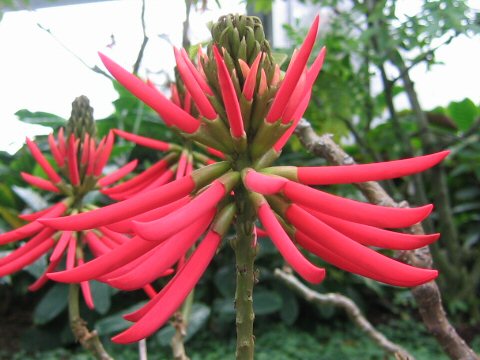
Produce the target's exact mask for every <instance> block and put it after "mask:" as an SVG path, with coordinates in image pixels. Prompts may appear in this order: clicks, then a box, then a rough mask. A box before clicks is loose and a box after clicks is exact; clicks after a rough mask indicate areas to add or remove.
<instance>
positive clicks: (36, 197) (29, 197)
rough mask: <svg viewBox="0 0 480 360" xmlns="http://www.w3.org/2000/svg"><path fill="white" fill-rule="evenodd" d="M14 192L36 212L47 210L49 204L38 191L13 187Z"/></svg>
mask: <svg viewBox="0 0 480 360" xmlns="http://www.w3.org/2000/svg"><path fill="white" fill-rule="evenodd" d="M12 189H13V191H14V192H15V194H17V195H18V197H20V198H21V199H22V200H23V201H24V202H25V204H27V206H28V207H30V208H31V209H33V210H34V211H39V210H42V209H45V208H46V207H47V206H48V203H47V202H46V201H45V200H44V199H43V198H42V196H41V195H40V194H39V193H37V192H36V191H34V190H32V189H30V188H24V187H20V186H13V188H12Z"/></svg>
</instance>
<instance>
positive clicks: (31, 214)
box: [18, 205, 55, 221]
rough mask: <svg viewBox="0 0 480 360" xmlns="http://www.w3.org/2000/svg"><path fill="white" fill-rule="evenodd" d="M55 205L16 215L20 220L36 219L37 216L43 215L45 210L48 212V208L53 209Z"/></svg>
mask: <svg viewBox="0 0 480 360" xmlns="http://www.w3.org/2000/svg"><path fill="white" fill-rule="evenodd" d="M54 206H55V205H53V206H50V207H48V208H46V209H43V210H40V211H36V212H33V213H30V214H21V215H18V217H19V218H20V219H22V220H25V221H35V220H37V219H38V218H40V217H42V216H43V215H45V214H46V213H47V212H49V211H50V210H52V209H53V207H54Z"/></svg>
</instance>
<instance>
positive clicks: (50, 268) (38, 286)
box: [28, 259, 60, 292]
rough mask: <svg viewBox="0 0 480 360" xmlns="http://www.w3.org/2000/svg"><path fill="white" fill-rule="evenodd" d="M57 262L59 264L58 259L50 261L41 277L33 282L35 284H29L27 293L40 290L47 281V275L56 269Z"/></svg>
mask: <svg viewBox="0 0 480 360" xmlns="http://www.w3.org/2000/svg"><path fill="white" fill-rule="evenodd" d="M59 262H60V259H58V260H56V261H51V262H50V264H48V266H47V268H46V269H45V272H44V273H43V274H42V276H40V277H39V278H38V279H37V280H35V282H34V283H33V284H31V285H30V286H29V287H28V291H32V292H33V291H37V290H40V289H41V288H42V287H43V286H44V285H45V284H46V283H47V281H48V280H49V279H48V276H47V273H49V272H51V271H54V270H55V269H56V268H57V266H58V263H59Z"/></svg>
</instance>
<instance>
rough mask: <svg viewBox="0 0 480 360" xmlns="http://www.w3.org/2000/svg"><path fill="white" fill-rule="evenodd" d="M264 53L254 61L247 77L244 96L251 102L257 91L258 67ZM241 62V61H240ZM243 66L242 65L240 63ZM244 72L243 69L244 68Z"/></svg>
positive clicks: (260, 53) (259, 54)
mask: <svg viewBox="0 0 480 360" xmlns="http://www.w3.org/2000/svg"><path fill="white" fill-rule="evenodd" d="M262 56H263V53H262V52H259V53H258V55H257V57H256V58H255V60H254V61H253V64H252V68H251V69H249V71H248V75H247V76H245V74H244V76H245V78H246V79H245V83H244V84H243V91H242V93H243V95H244V96H245V98H246V99H247V100H248V101H250V100H252V99H253V93H254V91H255V85H256V84H257V73H258V65H259V64H260V60H261V59H262ZM239 61H240V60H239ZM240 66H241V63H240ZM242 72H243V68H242Z"/></svg>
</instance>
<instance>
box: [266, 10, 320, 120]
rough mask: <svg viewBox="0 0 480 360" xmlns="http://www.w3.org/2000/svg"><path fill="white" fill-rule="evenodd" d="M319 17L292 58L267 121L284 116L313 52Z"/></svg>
mask: <svg viewBox="0 0 480 360" xmlns="http://www.w3.org/2000/svg"><path fill="white" fill-rule="evenodd" d="M318 23H319V17H318V15H317V16H316V17H315V21H314V22H313V24H312V27H311V28H310V30H309V32H308V34H307V37H306V38H305V41H304V42H303V45H302V47H301V48H300V50H299V51H298V53H297V56H296V57H295V59H294V60H292V62H291V64H290V66H289V68H288V70H287V72H286V74H285V78H284V79H283V81H282V83H281V85H280V88H279V89H278V92H277V94H276V96H275V98H274V99H273V103H272V106H271V107H270V110H269V111H268V114H267V117H266V120H267V122H270V123H272V122H275V121H277V120H278V119H280V117H281V116H282V113H283V110H284V109H285V106H286V104H287V103H288V99H289V98H290V95H291V94H292V92H293V90H294V89H295V86H296V85H297V82H298V79H299V78H300V76H301V74H302V71H303V69H304V68H305V65H306V64H307V61H308V57H309V56H310V53H311V52H312V48H313V44H314V42H315V38H316V36H317V30H318Z"/></svg>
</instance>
